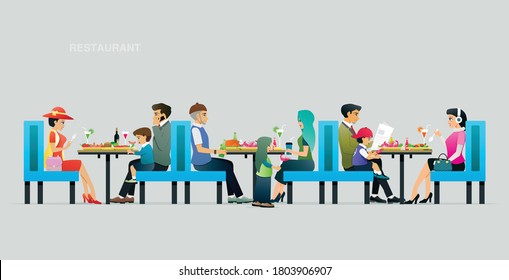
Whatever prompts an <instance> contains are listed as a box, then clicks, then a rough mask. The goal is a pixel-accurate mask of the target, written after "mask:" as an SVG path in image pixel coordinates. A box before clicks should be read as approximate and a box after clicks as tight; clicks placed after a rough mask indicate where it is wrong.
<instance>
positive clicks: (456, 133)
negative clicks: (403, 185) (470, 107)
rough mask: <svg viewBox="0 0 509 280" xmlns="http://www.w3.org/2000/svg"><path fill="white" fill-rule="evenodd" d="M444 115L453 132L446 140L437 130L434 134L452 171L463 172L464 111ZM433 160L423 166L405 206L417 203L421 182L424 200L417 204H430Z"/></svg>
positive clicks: (449, 111) (456, 110) (450, 111)
mask: <svg viewBox="0 0 509 280" xmlns="http://www.w3.org/2000/svg"><path fill="white" fill-rule="evenodd" d="M446 113H447V118H448V124H449V127H450V128H452V130H453V132H452V133H451V135H449V137H447V139H444V137H443V136H442V133H441V132H440V131H439V130H437V131H436V132H435V135H437V136H438V137H440V139H441V140H442V142H443V143H444V145H445V147H446V149H447V158H448V159H449V160H450V161H451V163H452V171H464V170H465V158H464V157H463V147H465V141H466V138H467V137H466V133H465V124H466V122H467V114H465V111H463V110H461V109H460V108H453V109H448V110H447V112H446ZM435 160H436V158H430V159H428V162H427V163H426V164H424V166H423V167H422V169H421V172H420V173H419V176H418V177H417V180H415V183H414V188H413V191H412V196H411V197H412V198H411V199H410V200H407V201H405V204H414V203H417V200H418V199H419V193H418V191H419V185H420V184H421V182H422V181H425V184H426V198H424V199H423V200H421V201H419V203H426V202H431V198H432V197H433V193H431V181H430V173H431V171H432V170H433V169H434V163H435Z"/></svg>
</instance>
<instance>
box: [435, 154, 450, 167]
mask: <svg viewBox="0 0 509 280" xmlns="http://www.w3.org/2000/svg"><path fill="white" fill-rule="evenodd" d="M442 155H444V157H445V158H441V156H442ZM433 170H435V171H452V162H451V161H450V160H449V159H447V155H446V154H444V153H441V154H440V155H439V156H438V158H437V159H436V160H435V162H434V163H433Z"/></svg>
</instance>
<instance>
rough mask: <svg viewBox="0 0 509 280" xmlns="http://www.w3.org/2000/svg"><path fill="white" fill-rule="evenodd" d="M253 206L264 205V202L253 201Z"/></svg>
mask: <svg viewBox="0 0 509 280" xmlns="http://www.w3.org/2000/svg"><path fill="white" fill-rule="evenodd" d="M251 206H253V207H262V203H261V202H259V201H255V202H253V203H251Z"/></svg>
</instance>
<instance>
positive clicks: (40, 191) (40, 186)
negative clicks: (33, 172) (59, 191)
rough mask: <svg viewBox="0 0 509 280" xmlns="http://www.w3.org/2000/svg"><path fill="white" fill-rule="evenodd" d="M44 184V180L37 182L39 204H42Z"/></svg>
mask: <svg viewBox="0 0 509 280" xmlns="http://www.w3.org/2000/svg"><path fill="white" fill-rule="evenodd" d="M42 192H43V186H42V182H37V204H42V200H43V194H42Z"/></svg>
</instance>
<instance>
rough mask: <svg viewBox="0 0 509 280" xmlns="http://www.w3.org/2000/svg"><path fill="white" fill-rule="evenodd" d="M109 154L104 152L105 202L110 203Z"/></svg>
mask: <svg viewBox="0 0 509 280" xmlns="http://www.w3.org/2000/svg"><path fill="white" fill-rule="evenodd" d="M110 164H111V163H110V155H109V154H106V204H110Z"/></svg>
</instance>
